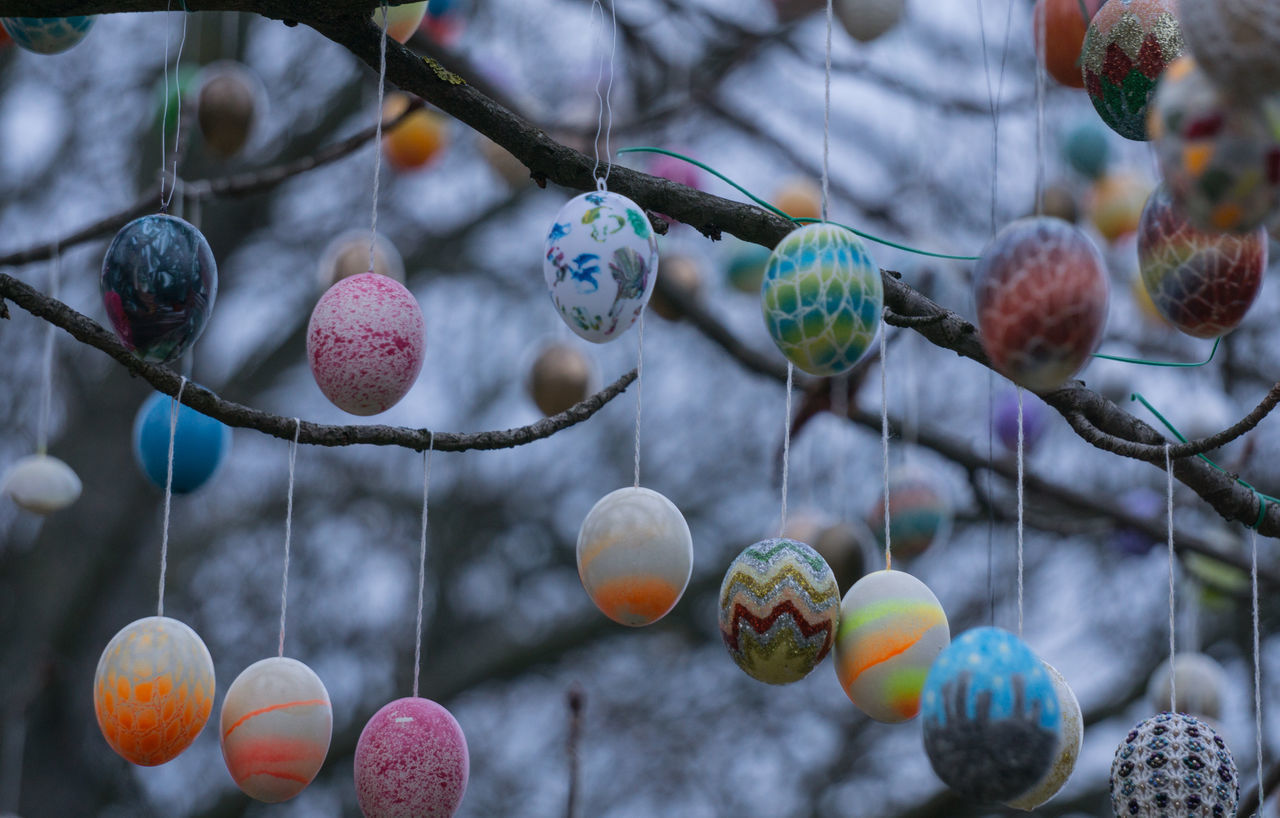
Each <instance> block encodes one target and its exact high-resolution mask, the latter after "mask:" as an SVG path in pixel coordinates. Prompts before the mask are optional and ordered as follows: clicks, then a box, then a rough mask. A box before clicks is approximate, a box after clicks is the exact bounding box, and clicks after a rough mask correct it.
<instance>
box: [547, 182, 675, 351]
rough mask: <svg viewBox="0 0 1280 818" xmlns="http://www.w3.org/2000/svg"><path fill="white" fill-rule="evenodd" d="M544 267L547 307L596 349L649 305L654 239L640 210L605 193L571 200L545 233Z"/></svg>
mask: <svg viewBox="0 0 1280 818" xmlns="http://www.w3.org/2000/svg"><path fill="white" fill-rule="evenodd" d="M544 251H545V253H544V258H543V263H542V273H543V277H544V278H545V279H546V282H547V289H549V290H550V291H551V303H552V304H554V305H555V307H556V311H557V312H558V313H560V317H561V318H562V319H563V320H564V322H565V323H566V324H567V325H568V326H569V329H571V330H573V331H574V332H575V333H577V334H578V335H579V336H581V337H583V338H585V339H587V340H588V341H592V342H594V343H597V344H602V343H604V342H606V341H612V340H613V339H615V338H617V337H618V336H620V335H621V334H622V333H624V332H626V331H627V330H628V329H630V328H631V325H632V324H634V323H635V322H636V319H637V318H639V317H640V311H641V310H643V309H644V307H645V305H646V304H648V303H649V296H650V295H652V294H653V283H654V281H655V280H656V277H657V272H658V240H657V238H656V237H655V236H654V235H653V229H652V228H651V227H650V226H649V220H648V218H646V217H645V214H644V210H642V209H641V207H640V205H638V204H636V203H635V202H633V201H631V200H630V199H628V198H627V197H626V196H621V195H619V194H617V193H610V192H608V191H604V190H597V191H592V192H590V193H583V194H582V195H580V196H575V197H574V198H573V199H570V200H569V201H568V202H567V203H566V204H565V205H564V207H562V208H560V212H559V213H557V214H556V220H555V222H554V223H553V224H552V225H551V230H550V231H549V232H548V233H547V240H546V244H545V245H544Z"/></svg>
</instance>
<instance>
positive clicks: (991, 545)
mask: <svg viewBox="0 0 1280 818" xmlns="http://www.w3.org/2000/svg"><path fill="white" fill-rule="evenodd" d="M995 379H996V376H995V373H994V372H992V371H991V370H990V369H988V370H987V473H986V478H987V479H986V488H987V624H988V625H990V626H991V627H993V628H994V627H995V624H996V571H995V565H996V560H995V550H996V545H995V540H996V538H995V532H996V514H995V506H994V505H992V502H991V472H992V471H993V469H992V467H991V464H992V463H993V462H994V461H995Z"/></svg>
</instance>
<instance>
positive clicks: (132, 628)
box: [93, 616, 214, 767]
mask: <svg viewBox="0 0 1280 818" xmlns="http://www.w3.org/2000/svg"><path fill="white" fill-rule="evenodd" d="M213 693H214V680H213V659H212V658H211V657H210V656H209V649H208V648H206V647H205V646H204V642H203V641H201V639H200V637H199V636H197V635H196V632H195V631H193V630H191V628H189V627H187V626H186V625H184V624H183V623H181V622H179V621H178V620H176V619H170V618H169V617H167V616H149V617H147V618H145V619H139V620H137V621H136V622H133V623H130V624H129V625H126V626H125V627H124V628H123V629H122V630H121V631H120V632H119V633H117V634H116V635H115V636H114V637H112V639H111V641H110V642H109V643H107V647H106V649H105V650H103V651H102V658H101V659H99V660H98V671H97V673H95V674H94V677H93V709H94V712H95V713H96V714H97V716H98V726H99V727H100V728H102V735H103V736H104V737H105V738H106V740H107V743H108V744H110V745H111V749H113V750H115V751H116V752H117V753H119V754H120V755H121V756H123V757H124V758H125V759H126V760H127V761H131V762H133V763H134V764H139V765H141V766H143V767H154V766H155V765H157V764H164V763H165V762H166V761H170V760H172V759H174V758H176V757H177V756H178V754H179V753H181V752H182V751H183V750H185V749H187V747H189V746H190V745H191V742H193V741H195V739H196V736H198V735H200V731H201V730H203V729H204V725H205V722H207V721H208V720H209V713H210V711H211V710H213Z"/></svg>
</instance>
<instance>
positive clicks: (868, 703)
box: [835, 571, 951, 723]
mask: <svg viewBox="0 0 1280 818" xmlns="http://www.w3.org/2000/svg"><path fill="white" fill-rule="evenodd" d="M950 642H951V630H950V626H949V625H948V624H947V614H946V612H945V611H943V610H942V605H940V604H939V603H938V598H937V597H936V596H934V595H933V591H930V590H929V588H928V586H927V585H925V584H924V583H923V582H921V581H920V580H918V579H916V578H915V577H913V576H911V575H910V574H905V573H903V572H902V571H876V572H875V573H871V574H867V575H866V576H865V577H863V578H862V579H860V580H858V581H857V583H855V584H854V586H853V587H852V588H850V589H849V591H848V593H846V594H845V595H844V601H843V602H841V603H840V629H839V633H838V635H837V636H836V661H835V663H836V676H838V677H839V679H840V686H841V687H842V688H844V692H845V694H846V695H847V696H848V697H849V700H850V701H852V702H853V703H854V704H856V705H857V706H858V709H859V710H861V711H862V712H864V713H866V714H867V715H868V716H870V717H871V718H873V719H875V720H876V721H883V722H889V723H897V722H903V721H907V720H908V719H913V718H915V717H916V714H917V713H919V712H920V691H921V688H923V687H924V679H925V675H926V674H928V672H929V667H930V666H931V665H932V664H933V662H934V660H935V659H937V658H938V654H939V653H941V652H942V650H943V649H944V648H946V646H947V645H948V644H949V643H950Z"/></svg>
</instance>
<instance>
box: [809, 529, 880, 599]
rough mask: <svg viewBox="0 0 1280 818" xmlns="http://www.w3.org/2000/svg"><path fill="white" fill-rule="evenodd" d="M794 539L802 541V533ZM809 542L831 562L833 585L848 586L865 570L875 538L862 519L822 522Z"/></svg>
mask: <svg viewBox="0 0 1280 818" xmlns="http://www.w3.org/2000/svg"><path fill="white" fill-rule="evenodd" d="M793 539H799V540H800V541H801V542H804V538H802V537H795V538H793ZM809 542H812V543H813V550H814V551H817V552H818V553H819V554H821V555H822V558H823V559H824V560H826V561H827V565H829V566H831V573H832V574H834V575H835V578H836V585H837V586H843V587H845V588H849V587H851V586H852V585H853V583H855V582H857V581H858V580H859V579H861V578H862V575H863V574H865V573H866V570H867V552H868V550H869V549H870V547H871V546H870V545H869V544H870V543H872V542H874V538H873V537H872V536H871V532H870V531H868V530H867V527H866V526H865V525H863V523H862V522H861V521H859V520H854V521H852V522H837V523H831V524H828V525H823V526H822V527H821V528H819V529H818V531H816V532H815V534H814V536H813V537H812V538H811V539H810V540H809Z"/></svg>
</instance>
